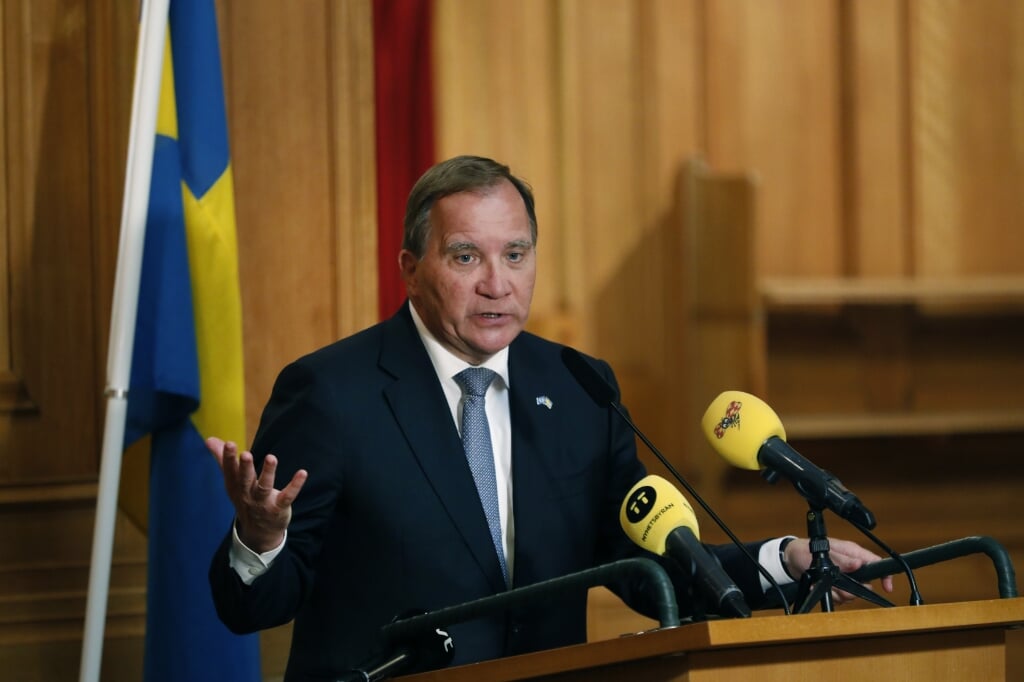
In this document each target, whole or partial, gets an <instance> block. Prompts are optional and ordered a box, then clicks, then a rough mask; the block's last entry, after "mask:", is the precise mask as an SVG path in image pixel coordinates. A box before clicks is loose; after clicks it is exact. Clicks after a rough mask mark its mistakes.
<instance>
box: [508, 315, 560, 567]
mask: <svg viewBox="0 0 1024 682" xmlns="http://www.w3.org/2000/svg"><path fill="white" fill-rule="evenodd" d="M524 341H525V338H524V337H523V336H522V335H521V336H520V337H519V338H518V339H517V340H516V341H514V342H513V343H512V346H511V347H510V353H509V383H510V384H511V390H510V392H509V410H510V413H511V418H512V425H513V428H512V494H513V498H514V503H513V514H514V515H515V560H516V561H515V572H514V573H515V576H514V582H515V584H516V585H525V584H529V583H532V582H535V581H536V580H537V579H538V576H536V575H534V573H535V571H534V570H533V565H532V562H531V559H530V557H531V556H532V553H533V552H544V551H558V550H557V548H551V547H547V548H545V547H543V546H538V545H537V543H538V542H541V543H543V542H544V541H545V540H546V539H547V537H548V534H547V532H546V531H545V519H546V515H547V513H548V510H547V509H546V507H545V505H546V504H548V501H549V500H550V499H551V490H550V489H549V487H548V486H549V483H550V478H551V477H550V472H549V471H548V468H547V463H546V460H545V457H546V454H545V453H552V452H558V451H559V450H560V448H559V440H560V425H559V422H558V412H557V411H555V410H554V409H553V403H552V402H551V398H552V395H553V393H552V390H553V387H552V385H553V383H554V380H553V378H552V372H551V368H550V367H545V366H543V364H542V363H541V362H540V360H539V357H538V356H537V355H536V354H531V353H529V352H526V351H525V350H524V348H523V346H524Z"/></svg>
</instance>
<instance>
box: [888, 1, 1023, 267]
mask: <svg viewBox="0 0 1024 682" xmlns="http://www.w3.org/2000/svg"><path fill="white" fill-rule="evenodd" d="M909 16H910V20H909V26H908V34H909V35H908V40H909V44H910V50H911V58H910V64H911V74H910V93H911V107H912V129H913V138H912V141H913V148H912V152H911V163H912V164H913V169H914V186H913V188H912V189H913V193H912V201H913V215H914V265H915V270H916V273H917V274H920V275H932V276H950V275H954V276H955V275H979V274H1010V273H1018V274H1019V273H1020V272H1021V262H1022V259H1024V234H1022V233H1021V230H1019V229H1017V227H1018V226H1019V225H1021V224H1022V223H1024V194H1022V193H1021V192H1020V187H1021V179H1022V178H1024V96H1022V95H1021V94H1020V91H1021V89H1022V86H1021V82H1022V81H1024V7H1022V6H1021V4H1020V3H1016V2H1000V0H981V1H980V2H937V1H935V0H915V1H913V2H911V3H910V14H909Z"/></svg>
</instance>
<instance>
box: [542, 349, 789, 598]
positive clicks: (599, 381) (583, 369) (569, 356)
mask: <svg viewBox="0 0 1024 682" xmlns="http://www.w3.org/2000/svg"><path fill="white" fill-rule="evenodd" d="M562 363H563V364H565V366H566V369H568V370H569V373H570V374H572V376H573V378H574V379H576V382H577V383H578V384H579V385H580V386H581V387H582V388H583V390H584V391H586V392H587V394H588V395H589V396H590V397H591V399H593V401H594V402H595V403H597V405H598V407H610V408H611V409H613V410H615V412H616V413H617V414H618V415H619V416H620V417H621V418H622V420H623V421H624V422H625V423H626V425H627V426H629V428H630V429H631V430H632V431H633V433H635V434H636V435H637V437H638V438H639V439H640V440H641V441H643V443H644V445H646V446H647V448H648V449H649V450H650V451H651V452H652V453H654V456H655V457H657V458H658V461H660V462H661V463H662V465H664V467H665V468H666V469H667V470H668V472H669V473H670V474H672V476H673V477H674V478H675V479H676V480H677V481H678V482H679V484H680V485H682V486H683V487H684V488H686V491H687V492H688V493H690V495H691V496H692V497H693V499H695V500H697V503H698V504H699V505H700V506H701V507H702V508H703V509H704V511H706V512H707V514H708V516H710V517H711V519H712V520H713V521H714V522H715V524H716V525H717V526H718V527H719V528H721V529H722V532H724V533H725V534H726V535H727V536H729V539H730V540H731V541H732V543H733V544H734V545H736V547H737V548H739V550H740V551H741V552H742V553H743V556H745V557H746V558H747V559H748V560H749V561H750V562H751V563H752V564H753V565H754V566H755V567H756V568H757V571H758V573H760V574H761V575H762V576H763V577H764V579H765V580H767V581H768V584H769V585H771V586H772V588H773V589H774V590H775V592H776V594H778V596H779V601H780V602H781V603H782V608H783V610H784V611H785V613H786V614H787V615H788V614H789V613H790V609H789V603H788V601H787V599H786V595H785V594H784V593H783V591H782V588H781V587H779V583H778V581H776V580H775V578H774V577H773V576H772V574H771V573H769V572H768V569H766V568H765V567H764V566H762V565H761V562H759V561H758V560H757V559H756V558H755V557H754V555H753V554H751V553H750V550H749V549H747V546H746V545H744V544H743V543H742V542H740V539H739V538H738V537H736V534H735V533H733V532H732V530H731V529H730V528H729V527H728V526H727V525H725V522H724V521H722V519H721V518H719V516H718V514H716V513H715V510H713V509H712V508H711V506H710V505H709V504H708V503H707V502H705V501H704V498H703V497H701V496H700V494H699V493H698V492H697V491H696V490H694V488H693V486H692V485H690V483H689V481H687V480H686V479H685V478H684V477H683V475H682V474H681V473H679V471H677V470H676V468H675V467H674V466H672V463H671V462H669V461H668V458H666V457H665V455H663V454H661V451H660V450H658V448H657V447H655V445H654V443H652V442H651V440H650V439H649V438H648V437H647V436H646V435H645V434H644V432H643V431H641V430H640V428H639V427H637V425H636V424H634V423H633V420H632V419H630V418H629V415H628V414H627V413H626V411H625V410H624V409H623V408H622V406H621V405H619V394H618V391H616V390H615V388H614V387H613V386H612V385H611V384H609V383H608V382H607V381H606V380H605V378H604V377H602V376H601V375H600V374H599V373H598V371H597V370H596V369H594V367H593V366H592V365H591V364H590V363H589V362H588V361H587V360H586V358H584V357H583V355H582V354H581V353H580V352H579V351H578V350H576V349H575V348H571V347H569V346H565V347H563V348H562Z"/></svg>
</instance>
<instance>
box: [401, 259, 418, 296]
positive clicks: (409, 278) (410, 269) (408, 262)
mask: <svg viewBox="0 0 1024 682" xmlns="http://www.w3.org/2000/svg"><path fill="white" fill-rule="evenodd" d="M419 264H420V259H419V258H417V257H416V256H415V255H414V254H413V252H412V251H409V250H408V249H402V250H401V251H400V252H399V254H398V268H399V269H400V270H401V271H402V281H403V282H405V288H406V290H407V291H408V290H410V289H411V288H412V287H413V286H414V285H415V281H416V268H417V267H418V266H419Z"/></svg>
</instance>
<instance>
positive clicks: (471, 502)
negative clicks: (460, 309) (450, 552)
mask: <svg viewBox="0 0 1024 682" xmlns="http://www.w3.org/2000/svg"><path fill="white" fill-rule="evenodd" d="M380 365H381V368H382V369H384V370H385V371H386V372H388V373H389V374H391V375H392V376H394V377H395V382H394V383H392V384H391V385H390V386H389V387H388V388H386V389H385V391H384V396H385V399H386V400H387V401H388V404H389V405H390V407H391V410H392V412H393V414H394V416H395V421H396V422H397V423H398V426H399V428H400V429H401V430H402V432H403V433H404V434H405V438H406V441H407V442H408V443H409V447H410V449H411V450H412V452H413V454H414V455H415V457H416V460H417V461H418V463H419V465H420V468H421V470H422V471H423V474H424V476H425V477H426V478H427V480H428V481H429V483H430V486H431V487H432V488H433V490H434V493H435V494H436V495H437V497H438V498H439V499H440V501H441V503H442V505H444V507H445V510H446V511H447V513H448V516H449V517H450V519H451V522H452V524H453V525H454V526H455V528H456V529H457V530H458V532H459V533H460V535H461V536H462V537H463V539H464V540H465V543H466V546H467V547H468V548H469V550H470V552H471V553H472V554H473V557H474V558H475V559H476V562H477V564H479V566H480V568H481V570H482V571H484V573H485V574H486V575H487V578H488V581H489V582H490V583H491V584H492V587H493V589H494V590H495V591H496V592H498V591H503V590H504V589H505V580H504V578H503V577H502V574H501V566H500V565H499V564H498V557H497V555H496V554H495V552H494V544H493V543H492V542H491V535H490V531H489V529H488V526H487V518H486V516H485V515H484V511H483V507H482V506H481V504H480V498H479V496H478V494H477V491H476V485H475V484H474V483H473V474H472V472H470V469H469V464H468V462H467V461H466V457H465V454H464V452H463V449H462V441H461V440H460V439H459V434H458V430H457V429H456V428H455V423H454V421H453V420H452V415H451V412H450V411H449V410H448V403H447V401H446V400H445V396H444V392H443V391H442V390H441V386H440V384H439V383H438V381H437V374H436V373H435V372H434V366H433V364H432V363H431V362H430V357H429V356H428V355H427V351H426V349H425V348H424V347H423V342H422V341H421V340H420V338H419V335H418V334H417V333H416V327H415V325H414V324H413V322H412V318H411V316H410V314H409V312H408V310H407V308H403V309H402V311H401V312H399V313H398V314H397V315H396V316H395V317H393V318H392V319H391V320H390V322H389V326H388V329H387V330H386V332H385V334H384V341H383V343H382V346H381V356H380Z"/></svg>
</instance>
